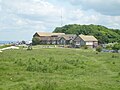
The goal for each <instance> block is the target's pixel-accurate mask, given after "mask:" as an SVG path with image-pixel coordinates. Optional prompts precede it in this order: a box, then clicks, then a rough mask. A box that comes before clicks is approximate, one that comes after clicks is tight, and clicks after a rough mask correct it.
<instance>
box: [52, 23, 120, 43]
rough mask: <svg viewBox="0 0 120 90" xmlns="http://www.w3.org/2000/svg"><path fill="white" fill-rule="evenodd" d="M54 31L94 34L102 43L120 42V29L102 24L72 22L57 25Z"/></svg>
mask: <svg viewBox="0 0 120 90" xmlns="http://www.w3.org/2000/svg"><path fill="white" fill-rule="evenodd" d="M53 32H57V33H58V32H59V33H65V34H76V35H80V34H84V35H93V36H95V37H96V38H97V39H98V41H99V43H100V44H104V43H112V42H120V30H116V29H109V28H107V27H104V26H101V25H93V24H91V25H79V24H70V25H65V26H63V27H57V28H56V29H55V30H54V31H53Z"/></svg>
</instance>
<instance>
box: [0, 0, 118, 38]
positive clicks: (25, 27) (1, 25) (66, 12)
mask: <svg viewBox="0 0 120 90" xmlns="http://www.w3.org/2000/svg"><path fill="white" fill-rule="evenodd" d="M52 1H54V2H55V3H57V5H56V4H55V3H52V2H50V0H2V2H0V6H1V11H0V13H1V14H0V31H1V33H0V37H1V39H2V36H4V35H5V32H7V34H8V33H10V34H13V35H14V34H16V35H18V36H19V37H16V36H14V37H15V39H17V40H21V39H23V38H25V39H31V38H32V35H33V34H34V32H36V31H42V32H43V31H47V32H52V31H53V30H54V29H55V27H57V26H60V25H61V18H60V17H61V10H62V17H63V25H65V24H75V23H77V24H101V25H105V26H108V27H111V28H120V15H119V16H110V15H104V14H102V13H101V11H99V12H98V10H97V9H95V7H97V6H94V8H93V7H92V6H91V5H93V3H94V4H95V3H98V2H99V3H102V2H101V1H100V0H98V1H96V0H90V1H88V0H71V2H72V4H73V3H74V4H76V5H77V6H74V5H73V6H71V8H70V5H69V7H68V6H67V5H68V4H67V5H66V3H65V5H63V6H61V3H62V4H64V2H62V1H63V0H62V1H57V0H52ZM110 1H112V0H110ZM118 1H119V0H118ZM118 1H117V2H118ZM59 2H60V5H58V4H59ZM80 2H82V3H83V4H81V3H80ZM85 2H88V3H89V4H90V5H89V6H88V7H90V9H88V8H87V6H86V3H85ZM105 2H106V1H105ZM79 5H82V6H83V5H85V7H84V8H85V9H87V10H84V9H82V8H80V7H78V6H79ZM96 5H98V4H96ZM100 5H101V4H100ZM98 6H99V5H98ZM106 6H107V5H106ZM73 7H75V8H73ZM106 8H107V7H106ZM93 9H94V10H93ZM25 33H27V36H26V35H25ZM10 38H11V39H12V38H13V37H10V36H9V35H8V39H10ZM13 39H14V38H13Z"/></svg>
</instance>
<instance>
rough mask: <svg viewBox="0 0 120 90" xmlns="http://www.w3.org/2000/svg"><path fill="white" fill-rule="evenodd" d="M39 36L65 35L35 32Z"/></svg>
mask: <svg viewBox="0 0 120 90" xmlns="http://www.w3.org/2000/svg"><path fill="white" fill-rule="evenodd" d="M37 34H38V35H39V36H56V35H58V36H59V35H65V33H49V32H37Z"/></svg>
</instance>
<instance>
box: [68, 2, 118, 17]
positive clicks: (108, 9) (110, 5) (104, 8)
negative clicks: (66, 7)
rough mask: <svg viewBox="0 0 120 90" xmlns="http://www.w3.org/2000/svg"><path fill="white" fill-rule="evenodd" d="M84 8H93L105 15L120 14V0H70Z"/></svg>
mask: <svg viewBox="0 0 120 90" xmlns="http://www.w3.org/2000/svg"><path fill="white" fill-rule="evenodd" d="M69 2H71V3H72V4H73V5H77V6H81V7H82V8H83V9H85V10H86V9H87V10H88V9H93V10H95V11H97V12H100V13H102V14H105V15H116V16H119V15H120V0H69Z"/></svg>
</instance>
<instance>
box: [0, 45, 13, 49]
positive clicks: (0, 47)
mask: <svg viewBox="0 0 120 90" xmlns="http://www.w3.org/2000/svg"><path fill="white" fill-rule="evenodd" d="M10 46H11V45H2V46H0V49H2V48H6V47H10Z"/></svg>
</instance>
